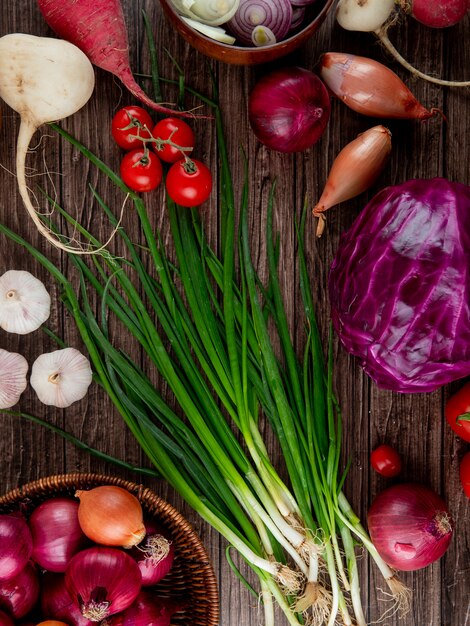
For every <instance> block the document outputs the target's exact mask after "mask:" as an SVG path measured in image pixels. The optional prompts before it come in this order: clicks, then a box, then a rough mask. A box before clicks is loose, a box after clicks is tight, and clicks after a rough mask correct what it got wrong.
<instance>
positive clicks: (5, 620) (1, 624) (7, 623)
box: [0, 611, 15, 626]
mask: <svg viewBox="0 0 470 626" xmlns="http://www.w3.org/2000/svg"><path fill="white" fill-rule="evenodd" d="M0 626H15V624H14V622H13V621H12V620H11V618H10V617H8V615H7V614H6V613H4V612H3V611H0Z"/></svg>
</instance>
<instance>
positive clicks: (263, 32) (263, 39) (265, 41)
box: [251, 25, 276, 48]
mask: <svg viewBox="0 0 470 626" xmlns="http://www.w3.org/2000/svg"><path fill="white" fill-rule="evenodd" d="M251 41H252V43H253V45H254V46H256V47H257V48H261V47H262V46H270V45H272V44H273V43H276V37H275V36H274V33H273V31H272V30H271V29H270V28H268V27H267V26H262V25H259V26H255V27H254V28H253V30H252V32H251Z"/></svg>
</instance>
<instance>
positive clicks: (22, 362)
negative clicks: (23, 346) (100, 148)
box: [0, 349, 28, 409]
mask: <svg viewBox="0 0 470 626" xmlns="http://www.w3.org/2000/svg"><path fill="white" fill-rule="evenodd" d="M27 371H28V362H27V361H26V359H25V358H24V356H22V355H21V354H17V353H16V352H7V350H2V349H0V409H9V408H10V407H12V406H14V405H15V404H16V403H17V402H18V400H19V399H20V396H21V394H22V393H23V391H24V390H25V389H26V385H27V382H26V372H27Z"/></svg>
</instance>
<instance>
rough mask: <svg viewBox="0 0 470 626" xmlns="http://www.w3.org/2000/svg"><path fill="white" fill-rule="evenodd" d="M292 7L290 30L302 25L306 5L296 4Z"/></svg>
mask: <svg viewBox="0 0 470 626" xmlns="http://www.w3.org/2000/svg"><path fill="white" fill-rule="evenodd" d="M291 4H292V2H291ZM292 7H293V10H292V22H291V23H290V30H294V28H297V27H298V26H300V25H301V24H302V22H303V19H304V17H305V7H297V6H294V5H292Z"/></svg>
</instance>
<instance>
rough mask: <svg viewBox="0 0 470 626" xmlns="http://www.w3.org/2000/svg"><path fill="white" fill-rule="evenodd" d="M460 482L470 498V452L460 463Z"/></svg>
mask: <svg viewBox="0 0 470 626" xmlns="http://www.w3.org/2000/svg"><path fill="white" fill-rule="evenodd" d="M460 480H461V482H462V487H463V490H464V491H465V493H466V494H467V496H468V497H469V498H470V452H467V454H466V455H465V456H464V457H463V459H462V461H461V462H460Z"/></svg>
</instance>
